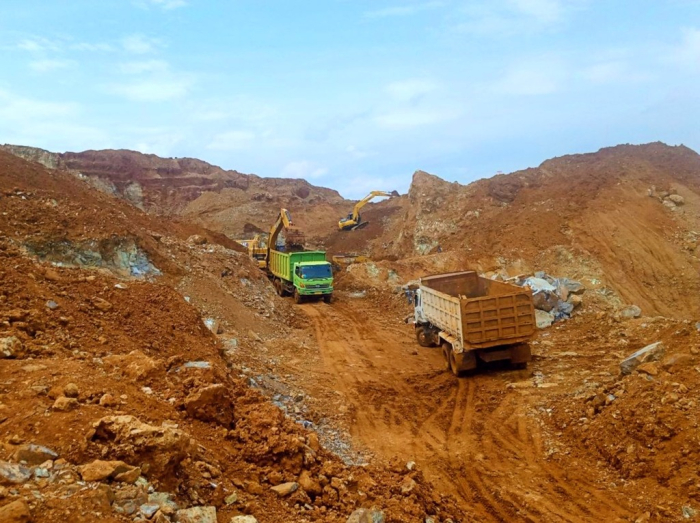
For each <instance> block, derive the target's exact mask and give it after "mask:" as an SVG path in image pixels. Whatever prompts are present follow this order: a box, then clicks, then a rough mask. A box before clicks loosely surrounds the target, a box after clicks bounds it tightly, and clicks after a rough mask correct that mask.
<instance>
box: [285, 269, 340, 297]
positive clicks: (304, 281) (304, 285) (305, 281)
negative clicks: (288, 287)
mask: <svg viewBox="0 0 700 523" xmlns="http://www.w3.org/2000/svg"><path fill="white" fill-rule="evenodd" d="M293 283H294V287H295V289H296V291H297V293H298V294H299V295H300V296H323V295H330V294H331V293H332V292H333V270H332V267H331V264H330V263H328V262H327V261H315V262H300V263H297V264H296V265H295V266H294V280H293Z"/></svg>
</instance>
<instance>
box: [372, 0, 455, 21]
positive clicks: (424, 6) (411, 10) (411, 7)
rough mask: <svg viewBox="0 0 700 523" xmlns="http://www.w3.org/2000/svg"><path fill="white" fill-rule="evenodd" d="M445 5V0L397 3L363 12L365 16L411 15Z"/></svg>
mask: <svg viewBox="0 0 700 523" xmlns="http://www.w3.org/2000/svg"><path fill="white" fill-rule="evenodd" d="M443 5H445V2H422V3H417V4H407V5H397V6H391V7H384V8H381V9H374V10H372V11H366V12H365V18H387V17H392V16H411V15H415V14H417V13H420V12H421V11H428V10H430V9H436V8H438V7H442V6H443Z"/></svg>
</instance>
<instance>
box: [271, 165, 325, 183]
mask: <svg viewBox="0 0 700 523" xmlns="http://www.w3.org/2000/svg"><path fill="white" fill-rule="evenodd" d="M327 173H328V169H326V168H325V167H321V166H320V165H318V164H317V163H315V162H310V161H308V160H302V161H298V162H289V163H288V164H287V165H285V166H284V167H283V168H282V172H281V173H280V176H282V177H283V178H304V179H306V180H309V179H313V178H320V177H322V176H324V175H326V174H327Z"/></svg>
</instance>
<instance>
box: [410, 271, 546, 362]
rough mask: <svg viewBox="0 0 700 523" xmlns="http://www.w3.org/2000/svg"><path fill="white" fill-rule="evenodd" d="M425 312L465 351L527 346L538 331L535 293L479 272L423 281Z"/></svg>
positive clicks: (431, 277)
mask: <svg viewBox="0 0 700 523" xmlns="http://www.w3.org/2000/svg"><path fill="white" fill-rule="evenodd" d="M420 284H421V286H420V288H421V300H422V310H423V315H424V316H425V318H426V319H427V320H428V321H430V322H431V323H432V324H433V325H435V326H437V327H439V328H440V329H442V330H443V331H445V332H448V333H449V334H450V335H451V336H452V337H454V338H455V339H456V340H458V341H459V342H460V344H461V346H462V348H463V349H464V350H472V349H485V348H489V347H495V346H498V345H507V344H515V343H524V342H527V341H529V340H530V339H531V338H532V337H533V336H534V334H535V332H536V323H535V308H534V305H533V302H532V293H531V292H530V290H529V289H523V288H521V287H517V286H515V285H510V284H507V283H503V282H498V281H494V280H490V279H488V278H483V277H481V276H479V275H478V274H477V273H476V272H473V271H465V272H454V273H448V274H438V275H434V276H428V277H425V278H422V279H421V281H420Z"/></svg>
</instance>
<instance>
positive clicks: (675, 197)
mask: <svg viewBox="0 0 700 523" xmlns="http://www.w3.org/2000/svg"><path fill="white" fill-rule="evenodd" d="M648 194H649V196H650V197H652V198H657V199H658V200H659V201H660V202H661V203H662V204H663V205H664V207H667V208H669V209H671V210H672V211H675V210H676V208H677V207H679V206H681V205H683V204H685V198H683V197H682V196H681V195H680V194H678V193H677V192H676V190H675V189H670V190H668V191H665V190H657V189H656V187H654V186H651V187H650V188H649V191H648Z"/></svg>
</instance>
